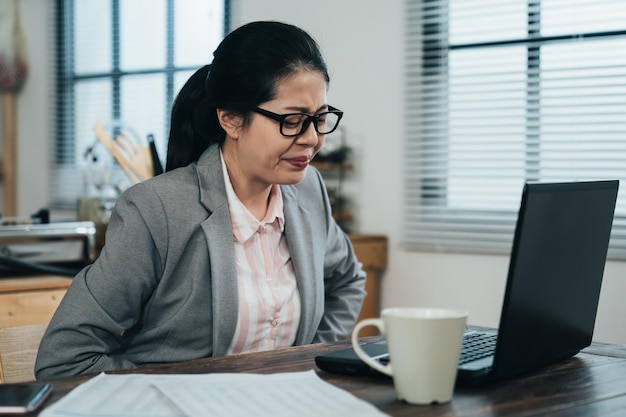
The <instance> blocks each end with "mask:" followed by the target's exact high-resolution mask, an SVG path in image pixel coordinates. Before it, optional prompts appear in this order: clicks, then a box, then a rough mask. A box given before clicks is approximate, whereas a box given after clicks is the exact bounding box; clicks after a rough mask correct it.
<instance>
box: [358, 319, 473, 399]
mask: <svg viewBox="0 0 626 417" xmlns="http://www.w3.org/2000/svg"><path fill="white" fill-rule="evenodd" d="M466 321H467V312H464V311H456V310H448V309H440V308H414V307H396V308H388V309H384V310H383V311H382V313H381V315H380V318H373V319H365V320H362V321H360V322H359V323H357V325H356V326H355V328H354V331H353V332H352V346H353V347H354V350H355V351H356V353H357V355H359V357H360V358H361V359H362V360H363V361H365V362H366V363H367V364H369V365H370V366H371V367H373V368H374V369H377V370H378V371H380V372H382V373H385V374H387V375H390V376H391V377H393V383H394V387H395V390H396V394H397V395H398V399H400V400H404V401H406V402H408V403H411V404H431V403H433V402H437V403H445V402H448V401H450V400H451V399H452V393H453V391H454V384H455V381H456V373H457V367H458V363H459V357H460V354H461V346H462V343H463V333H464V331H465V324H466ZM366 326H375V327H377V328H378V329H379V330H380V332H381V333H382V334H383V335H385V337H386V339H387V345H388V348H389V357H390V362H389V364H388V365H383V364H381V363H380V362H378V361H375V360H373V359H372V358H371V357H370V356H368V355H367V353H365V352H364V351H363V349H362V348H361V346H360V344H359V332H360V330H361V329H362V328H363V327H366Z"/></svg>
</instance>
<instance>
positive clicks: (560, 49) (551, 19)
mask: <svg viewBox="0 0 626 417" xmlns="http://www.w3.org/2000/svg"><path fill="white" fill-rule="evenodd" d="M407 12H408V13H407V16H408V17H407V19H408V25H409V26H408V27H409V31H408V43H407V65H408V67H407V95H406V103H407V119H406V120H407V122H406V132H407V139H406V155H407V156H406V160H405V164H406V165H405V168H406V169H405V172H406V175H405V178H406V204H405V207H406V210H405V224H406V228H405V231H406V232H405V236H404V240H405V244H406V246H407V247H408V248H419V249H428V250H444V251H463V252H479V253H508V252H509V251H510V247H511V243H512V236H513V229H514V225H515V220H516V218H517V210H518V208H519V200H520V197H521V191H522V187H523V184H524V182H526V181H573V180H593V179H622V180H624V179H626V117H625V116H626V54H624V53H622V51H624V50H625V49H626V2H623V1H621V0H596V1H586V0H585V1H581V0H421V1H417V0H415V1H414V0H408V7H407ZM621 187H622V190H621V191H620V193H619V196H618V205H617V209H616V216H615V221H614V227H613V235H612V238H611V245H610V249H609V257H610V258H613V259H626V197H625V193H626V190H624V188H625V187H626V181H622V183H621Z"/></svg>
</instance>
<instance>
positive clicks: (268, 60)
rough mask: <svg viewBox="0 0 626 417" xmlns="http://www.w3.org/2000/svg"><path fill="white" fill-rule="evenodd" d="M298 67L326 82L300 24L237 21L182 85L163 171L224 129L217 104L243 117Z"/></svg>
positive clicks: (192, 156)
mask: <svg viewBox="0 0 626 417" xmlns="http://www.w3.org/2000/svg"><path fill="white" fill-rule="evenodd" d="M300 69H306V70H312V71H319V72H320V73H322V75H323V76H324V78H325V79H326V82H327V83H328V82H329V77H328V69H327V67H326V63H325V61H324V58H323V56H322V53H321V51H320V48H319V46H318V45H317V43H316V42H315V40H314V39H313V38H312V37H311V36H310V35H309V34H308V33H306V32H305V31H303V30H302V29H300V28H298V27H296V26H292V25H289V24H285V23H280V22H253V23H248V24H246V25H244V26H241V27H239V28H238V29H236V30H234V31H233V32H231V33H230V34H228V35H227V36H226V37H225V38H224V40H223V41H222V42H221V43H220V45H219V46H218V47H217V49H216V50H215V52H213V62H212V63H211V65H206V66H204V67H202V68H200V69H199V70H198V71H196V72H195V73H194V74H193V75H192V76H191V77H190V78H189V80H187V82H186V83H185V85H184V86H183V87H182V89H181V90H180V92H179V93H178V96H177V97H176V100H175V101H174V105H173V107H172V115H171V121H170V134H169V139H168V147H167V162H166V171H171V170H172V169H175V168H178V167H182V166H186V165H188V164H190V163H191V162H194V161H196V160H198V158H199V157H200V155H201V154H202V152H204V150H205V149H206V148H207V147H208V146H209V145H211V144H214V143H218V144H222V143H223V142H224V140H225V138H226V133H225V132H224V130H223V129H222V127H221V125H220V124H219V122H218V120H217V112H216V110H217V109H224V110H229V111H234V112H237V113H239V114H240V115H241V117H242V120H243V123H244V124H246V123H248V122H249V118H250V111H251V109H253V108H255V107H257V106H258V105H259V104H261V103H264V102H266V101H270V100H272V99H274V98H275V97H276V90H277V86H278V84H279V83H280V82H281V81H283V80H285V79H286V78H288V77H289V76H291V75H293V74H294V73H295V72H297V71H298V70H300Z"/></svg>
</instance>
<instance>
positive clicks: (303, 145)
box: [225, 70, 328, 188]
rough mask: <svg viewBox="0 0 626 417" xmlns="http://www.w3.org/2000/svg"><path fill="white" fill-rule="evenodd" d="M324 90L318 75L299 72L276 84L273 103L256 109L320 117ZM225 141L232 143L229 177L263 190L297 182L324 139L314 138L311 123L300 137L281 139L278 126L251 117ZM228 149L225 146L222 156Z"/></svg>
mask: <svg viewBox="0 0 626 417" xmlns="http://www.w3.org/2000/svg"><path fill="white" fill-rule="evenodd" d="M326 89H327V84H326V80H325V79H324V77H323V75H322V74H321V73H320V72H318V71H310V70H299V71H298V72H296V73H295V74H293V75H292V76H291V77H289V78H287V79H285V80H283V81H281V82H280V83H279V84H278V86H277V95H276V98H275V99H273V100H271V101H267V102H265V103H261V104H260V105H259V106H258V107H260V108H262V109H264V110H268V111H270V112H273V113H277V114H286V113H298V112H302V113H308V114H316V113H322V112H324V111H327V110H328V104H327V102H326ZM229 139H234V140H233V142H232V144H233V145H234V146H232V147H230V148H231V149H230V150H232V151H234V152H231V153H230V156H232V157H234V158H233V159H231V161H230V162H234V163H235V165H236V166H235V167H233V166H231V165H232V163H231V164H230V165H229V166H228V168H229V175H231V177H232V176H233V175H235V176H237V177H239V178H236V179H235V180H236V182H239V183H240V182H241V181H245V182H246V183H248V184H249V185H252V186H255V185H256V186H261V187H264V188H265V187H267V186H269V185H271V184H295V183H298V182H300V181H301V180H302V179H303V178H304V174H305V172H306V169H307V167H308V166H309V163H310V162H311V160H312V159H313V156H315V154H316V153H317V152H318V151H319V150H320V148H321V147H322V145H323V144H324V140H325V136H324V135H318V134H317V132H316V131H315V128H314V126H313V123H311V124H310V125H309V127H308V128H307V130H306V131H305V132H303V133H302V134H301V135H300V136H297V137H285V136H283V135H281V133H280V122H278V121H276V120H272V119H270V118H268V117H266V116H263V115H261V114H257V113H252V115H251V118H250V122H249V124H248V125H247V126H245V127H242V128H241V129H240V130H239V131H238V136H237V137H236V138H229ZM228 148H229V146H228V145H227V144H226V146H225V154H226V153H228V151H229V149H228ZM225 158H226V155H225ZM233 168H234V169H233ZM231 179H232V178H231Z"/></svg>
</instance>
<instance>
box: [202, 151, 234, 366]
mask: <svg viewBox="0 0 626 417" xmlns="http://www.w3.org/2000/svg"><path fill="white" fill-rule="evenodd" d="M198 181H199V183H200V201H201V203H202V204H203V205H204V206H205V207H206V208H207V210H208V211H209V217H208V218H207V219H206V220H205V221H204V222H202V225H201V226H202V229H203V231H204V235H205V237H206V240H207V245H208V248H209V253H208V256H209V259H210V261H211V262H210V265H211V266H210V268H211V286H212V296H211V303H212V310H213V356H222V355H225V354H226V350H227V349H228V347H229V345H230V342H231V340H232V339H233V337H234V335H235V328H236V326H237V315H238V311H239V302H238V300H239V296H238V291H237V266H236V261H235V247H234V244H233V231H232V226H231V220H230V212H229V210H228V201H227V199H226V188H225V186H224V176H223V174H222V163H221V158H220V152H219V147H218V146H211V147H210V148H209V149H208V150H207V151H205V153H204V154H203V155H202V156H201V157H200V159H199V160H198Z"/></svg>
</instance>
